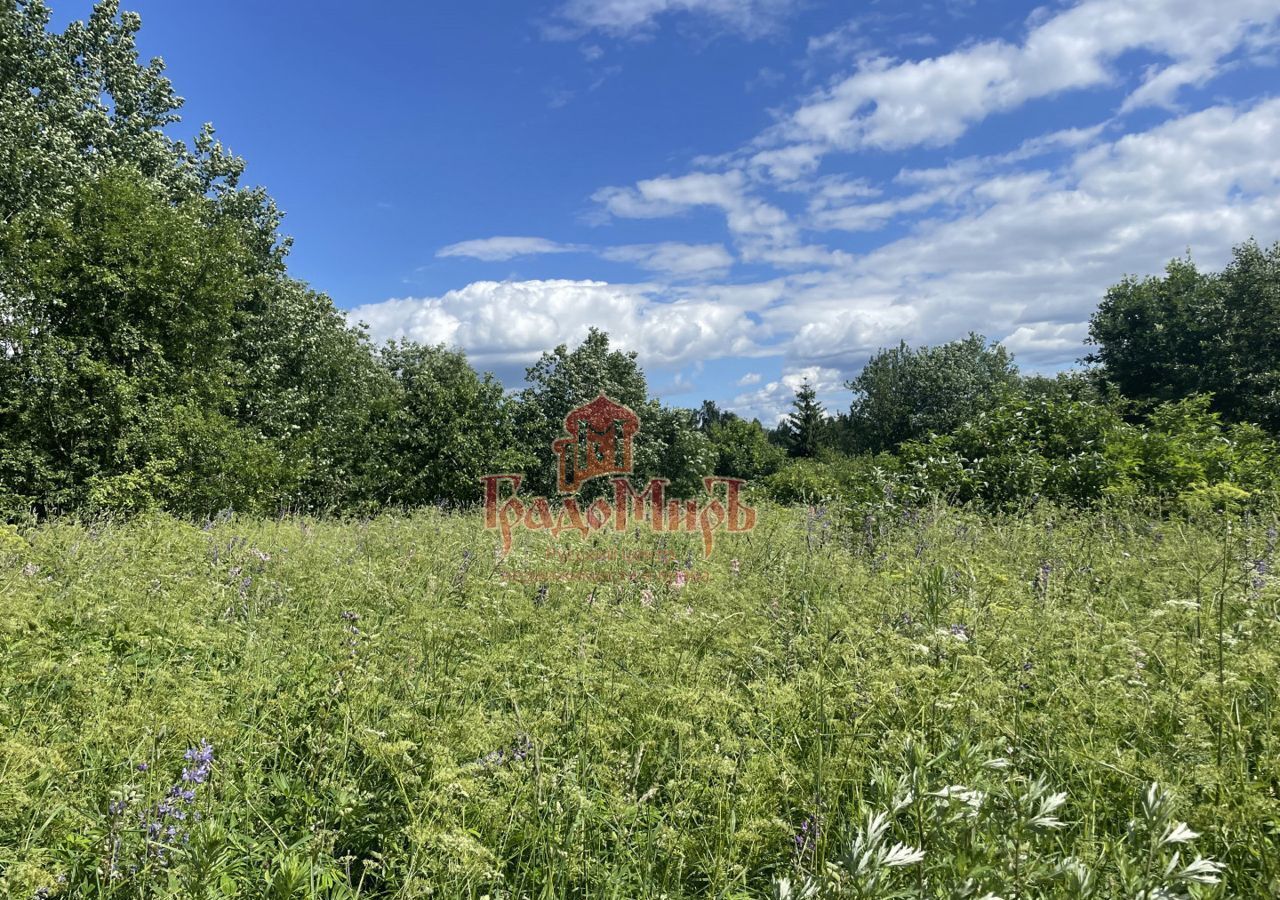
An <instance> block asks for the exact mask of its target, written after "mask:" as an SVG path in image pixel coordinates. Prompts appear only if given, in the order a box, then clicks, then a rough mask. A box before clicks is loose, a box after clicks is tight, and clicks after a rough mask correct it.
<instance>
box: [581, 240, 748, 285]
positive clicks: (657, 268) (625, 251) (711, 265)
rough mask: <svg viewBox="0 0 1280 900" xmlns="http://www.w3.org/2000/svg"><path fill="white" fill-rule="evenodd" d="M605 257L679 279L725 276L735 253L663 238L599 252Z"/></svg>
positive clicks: (719, 248) (723, 248) (721, 248)
mask: <svg viewBox="0 0 1280 900" xmlns="http://www.w3.org/2000/svg"><path fill="white" fill-rule="evenodd" d="M600 255H601V256H602V257H604V258H605V259H608V260H612V261H614V262H629V263H634V264H635V265H638V266H640V267H641V268H644V269H648V270H650V271H652V272H662V273H665V274H667V275H672V276H674V277H677V278H683V277H689V276H710V275H717V274H719V275H723V274H725V273H726V272H728V270H729V267H730V266H732V265H733V255H732V254H731V253H730V252H729V251H728V250H726V249H725V247H724V245H723V244H681V243H677V242H675V241H664V242H662V243H658V244H624V245H622V246H619V247H606V248H605V249H603V250H601V251H600Z"/></svg>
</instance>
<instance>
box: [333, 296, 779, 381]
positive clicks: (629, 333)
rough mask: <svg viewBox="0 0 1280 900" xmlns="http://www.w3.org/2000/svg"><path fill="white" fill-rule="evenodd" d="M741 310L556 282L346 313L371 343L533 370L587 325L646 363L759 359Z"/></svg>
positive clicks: (721, 301) (727, 300) (726, 303)
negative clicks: (456, 353) (437, 350)
mask: <svg viewBox="0 0 1280 900" xmlns="http://www.w3.org/2000/svg"><path fill="white" fill-rule="evenodd" d="M743 296H744V297H745V296H746V295H743ZM746 308H747V307H746V306H745V305H744V304H742V303H740V302H734V300H733V299H732V297H727V296H726V297H720V298H718V299H713V298H711V297H705V298H697V297H685V296H681V295H679V294H673V293H664V292H663V290H662V289H661V288H659V287H657V286H654V285H644V284H639V285H625V284H609V283H607V282H602V281H570V280H563V279H562V280H545V281H543V280H539V281H477V282H473V283H472V284H469V285H467V286H466V287H464V288H460V289H458V290H454V291H449V292H448V293H446V294H443V295H442V296H439V297H406V298H402V299H396V300H387V301H385V302H382V303H374V304H369V305H366V306H360V307H357V308H355V309H353V310H351V311H350V313H349V314H348V315H349V317H350V318H351V319H352V320H353V321H357V322H364V323H366V324H367V325H368V326H369V330H370V333H371V335H372V336H373V337H374V338H376V339H378V340H386V339H390V338H397V339H404V338H407V339H409V340H414V341H418V342H421V343H425V344H441V343H443V344H448V345H451V346H460V347H462V348H464V349H465V350H466V351H467V353H468V355H469V356H470V357H471V358H472V359H473V360H474V361H476V362H477V363H479V364H480V365H485V366H489V365H497V366H503V365H506V366H512V365H516V364H525V363H529V362H532V361H533V360H536V359H537V358H538V356H539V355H540V354H541V353H542V352H543V351H544V350H546V349H548V348H550V347H554V346H556V345H558V344H562V343H567V344H575V343H578V342H580V341H581V340H582V339H583V338H585V337H586V336H587V332H588V330H589V329H590V328H591V327H593V326H594V327H597V328H603V329H604V330H605V331H607V332H608V333H609V335H610V337H611V338H612V339H613V340H614V342H615V343H616V344H617V345H618V346H619V347H622V348H624V349H629V350H636V351H639V352H640V353H641V354H642V356H643V357H644V359H645V361H646V362H647V363H651V364H659V365H662V364H667V365H671V364H681V363H686V362H696V361H699V360H702V359H707V358H713V357H720V356H733V355H749V354H752V353H755V352H757V350H758V348H756V347H755V345H754V344H753V342H752V339H751V337H750V332H751V331H752V330H753V327H752V323H751V321H750V319H749V318H747V317H746V316H745V315H744V312H745V311H746Z"/></svg>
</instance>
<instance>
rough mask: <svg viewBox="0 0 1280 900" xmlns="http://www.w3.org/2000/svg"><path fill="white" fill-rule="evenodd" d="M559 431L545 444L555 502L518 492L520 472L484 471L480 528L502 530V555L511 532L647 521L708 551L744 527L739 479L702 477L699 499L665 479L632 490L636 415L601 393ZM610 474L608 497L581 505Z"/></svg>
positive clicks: (749, 517)
mask: <svg viewBox="0 0 1280 900" xmlns="http://www.w3.org/2000/svg"><path fill="white" fill-rule="evenodd" d="M564 432H565V433H564V435H563V436H561V437H559V438H556V439H555V440H554V441H552V443H551V449H552V451H553V452H554V453H555V455H556V459H557V460H558V462H557V466H556V469H557V478H556V483H557V487H558V488H559V490H560V493H561V495H562V500H561V502H560V505H559V506H558V507H552V505H551V501H550V500H548V499H547V498H546V497H530V496H528V495H522V494H521V493H520V485H521V484H522V483H523V482H524V475H521V474H504V475H485V476H484V477H483V478H481V479H480V480H481V481H482V482H483V484H484V525H485V528H491V529H496V530H498V531H501V532H502V553H503V554H504V555H505V554H506V553H508V552H510V550H511V543H512V538H513V535H514V533H515V531H516V530H517V529H520V528H524V529H527V530H529V531H549V532H550V533H551V535H552V536H553V537H559V536H560V535H561V534H563V533H564V532H566V531H568V532H577V533H578V534H580V535H582V536H583V537H586V536H588V535H590V534H591V533H592V532H593V531H606V530H612V531H615V532H624V531H626V530H627V527H628V524H629V523H635V524H637V525H648V527H649V528H650V529H651V530H653V531H655V532H678V531H685V532H690V533H700V534H701V536H702V547H703V553H704V555H706V556H710V555H711V550H712V547H713V546H714V544H715V535H716V532H718V531H720V530H721V529H724V530H726V531H730V532H736V531H750V530H751V529H752V528H754V527H755V524H756V511H755V510H754V509H752V508H751V507H750V506H747V505H746V504H745V503H743V502H742V488H743V485H745V484H746V482H745V481H744V480H743V479H741V478H720V477H716V476H708V477H705V478H703V479H702V486H703V490H704V491H705V492H706V494H705V496H703V497H702V498H700V499H697V500H686V499H682V498H678V497H668V496H667V493H666V492H667V488H668V486H669V485H670V482H669V481H667V479H665V478H651V479H649V483H648V484H647V485H645V487H644V489H643V490H641V491H637V490H636V489H635V487H633V486H632V484H631V480H630V479H629V478H627V476H628V475H631V474H632V472H633V471H634V468H635V446H634V441H635V436H636V435H637V434H639V432H640V417H639V416H637V415H636V414H635V412H634V411H632V410H631V409H628V408H627V407H625V406H623V405H622V404H620V403H616V402H614V401H613V400H610V399H609V398H608V397H606V396H605V395H604V394H600V395H599V396H597V397H596V398H595V399H594V400H592V401H591V402H590V403H587V404H584V405H582V406H579V407H578V408H577V409H575V410H573V411H572V412H570V413H569V414H568V415H567V416H565V417H564ZM601 475H612V476H614V477H613V478H612V479H611V483H612V485H613V499H612V501H610V500H609V498H607V497H599V498H597V499H595V500H593V501H591V502H590V503H587V501H586V500H583V501H582V504H585V506H584V505H582V504H580V503H579V498H578V497H577V496H576V494H577V493H578V491H579V490H580V489H581V488H582V486H583V485H584V484H586V483H587V482H588V481H589V480H591V479H592V478H597V477H599V476H601Z"/></svg>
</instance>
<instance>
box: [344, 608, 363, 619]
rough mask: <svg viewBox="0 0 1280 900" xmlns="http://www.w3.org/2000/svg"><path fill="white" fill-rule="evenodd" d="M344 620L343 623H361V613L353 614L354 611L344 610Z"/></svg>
mask: <svg viewBox="0 0 1280 900" xmlns="http://www.w3.org/2000/svg"><path fill="white" fill-rule="evenodd" d="M342 619H343V621H345V622H359V621H360V613H358V612H352V611H351V610H349V609H345V610H343V611H342Z"/></svg>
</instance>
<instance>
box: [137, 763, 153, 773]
mask: <svg viewBox="0 0 1280 900" xmlns="http://www.w3.org/2000/svg"><path fill="white" fill-rule="evenodd" d="M134 768H135V769H137V770H138V771H139V772H145V771H147V769H149V768H150V766H148V765H147V764H146V763H144V762H140V763H138V764H137V765H136V766H134Z"/></svg>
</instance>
